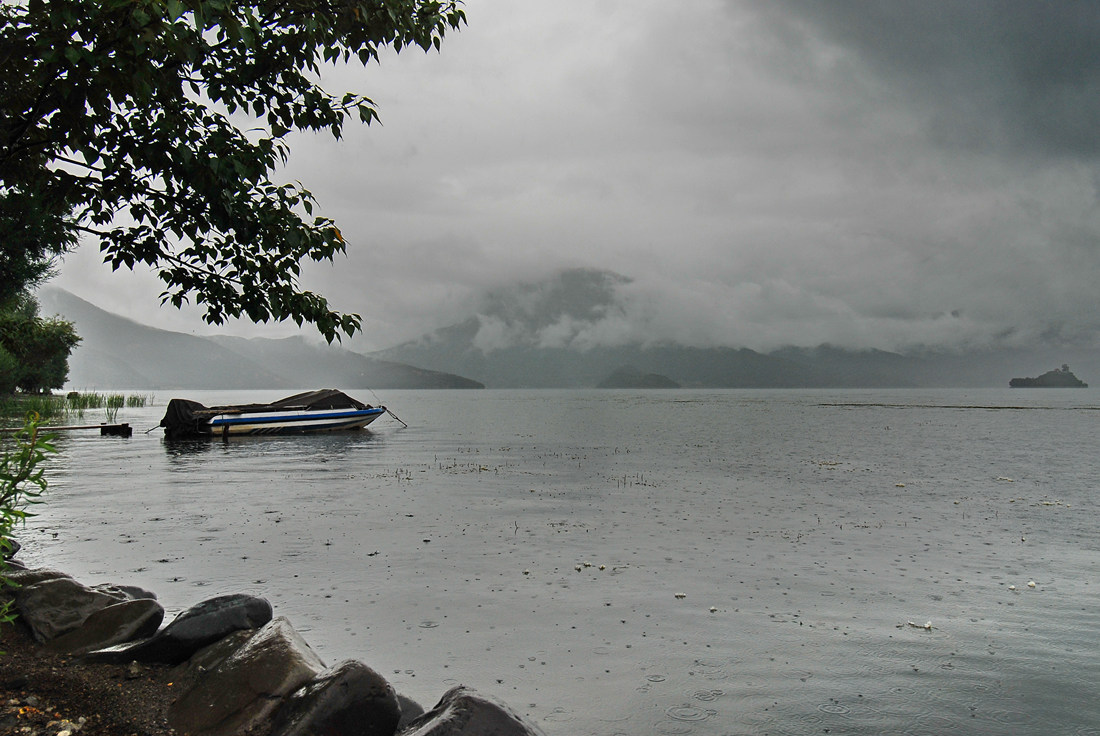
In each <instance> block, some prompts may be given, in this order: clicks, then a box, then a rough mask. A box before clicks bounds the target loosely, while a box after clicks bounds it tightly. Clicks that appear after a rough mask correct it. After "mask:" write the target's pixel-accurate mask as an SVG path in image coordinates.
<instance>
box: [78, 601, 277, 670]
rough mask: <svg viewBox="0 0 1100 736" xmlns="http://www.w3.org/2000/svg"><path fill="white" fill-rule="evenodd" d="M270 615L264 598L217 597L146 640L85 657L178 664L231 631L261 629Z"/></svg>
mask: <svg viewBox="0 0 1100 736" xmlns="http://www.w3.org/2000/svg"><path fill="white" fill-rule="evenodd" d="M271 615H272V611H271V604H270V603H268V602H267V600H265V599H263V598H257V597H256V596H253V595H247V594H244V593H234V594H232V595H223V596H218V597H217V598H210V599H209V600H205V601H203V602H202V603H199V604H198V605H195V606H192V607H191V608H189V609H187V610H186V611H184V612H183V613H181V614H180V615H179V616H177V617H176V618H175V619H173V621H172V623H170V624H168V625H167V626H165V627H164V628H163V629H161V630H160V631H159V632H157V633H156V634H154V635H153V636H152V637H151V638H149V639H146V640H144V641H139V642H135V643H133V644H129V645H126V646H122V647H112V648H110V649H102V650H100V651H96V652H91V653H89V654H88V655H87V658H88V659H90V660H93V661H96V662H111V663H115V664H123V663H126V662H130V661H138V662H146V663H151V662H159V663H162V664H179V663H180V662H183V661H185V660H187V659H188V658H190V657H191V655H193V654H194V653H195V652H197V651H199V650H200V649H202V648H203V647H206V646H209V645H210V644H213V643H214V642H216V641H220V640H221V639H224V638H225V637H226V636H228V635H229V634H232V633H233V632H234V631H240V630H242V629H256V628H259V627H260V626H263V625H264V624H266V623H267V622H269V621H271Z"/></svg>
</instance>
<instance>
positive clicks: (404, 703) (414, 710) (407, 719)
mask: <svg viewBox="0 0 1100 736" xmlns="http://www.w3.org/2000/svg"><path fill="white" fill-rule="evenodd" d="M397 702H398V704H400V706H401V720H400V721H399V722H398V724H397V730H398V731H400V730H401V729H402V728H404V727H405V726H407V725H409V724H410V723H412V722H413V721H415V720H416V719H417V718H419V717H420V716H422V715H424V706H422V705H421V704H420V703H418V702H416V701H415V700H413V699H412V698H410V697H409V696H408V695H402V694H401V693H398V694H397Z"/></svg>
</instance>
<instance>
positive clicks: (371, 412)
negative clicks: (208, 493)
mask: <svg viewBox="0 0 1100 736" xmlns="http://www.w3.org/2000/svg"><path fill="white" fill-rule="evenodd" d="M387 411H388V410H387V409H386V407H384V406H371V405H370V404H364V403H362V402H359V401H356V400H355V399H353V398H351V397H350V396H348V395H347V394H345V393H343V392H342V391H337V390H336V389H331V388H327V389H321V390H318V391H307V392H305V393H301V394H295V395H293V396H288V397H286V398H285V399H280V400H279V401H273V402H271V403H270V404H235V405H230V406H204V405H202V404H200V403H198V402H197V401H189V400H188V399H172V400H171V401H169V402H168V408H167V410H166V411H165V413H164V418H163V419H161V420H160V426H162V427H164V436H165V437H169V438H178V437H235V436H240V435H256V434H302V433H308V432H333V431H337V430H348V429H362V428H363V427H366V426H367V425H368V424H370V423H371V422H373V421H374V420H375V419H377V418H378V417H380V416H381V415H382V414H385V413H386V412H387Z"/></svg>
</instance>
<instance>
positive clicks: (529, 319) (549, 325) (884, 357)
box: [372, 269, 1100, 388]
mask: <svg viewBox="0 0 1100 736" xmlns="http://www.w3.org/2000/svg"><path fill="white" fill-rule="evenodd" d="M625 283H629V280H628V279H625V278H624V277H622V276H619V275H618V274H614V273H610V272H606V271H596V270H591V269H573V270H570V271H565V272H562V273H560V274H558V275H557V276H556V277H555V278H553V279H548V280H546V281H542V282H539V283H535V284H520V285H517V286H515V287H513V288H511V289H507V290H503V291H500V292H498V293H494V294H490V295H488V297H487V298H486V300H485V304H484V305H483V306H482V309H481V310H480V311H479V313H478V314H477V315H475V316H473V317H470V318H469V319H466V320H464V321H463V322H461V323H459V324H455V325H452V326H450V327H445V328H443V329H440V330H437V331H435V332H434V333H432V334H430V335H426V336H424V337H422V338H420V339H419V340H414V341H411V342H408V343H405V344H402V345H398V346H396V347H393V348H390V349H388V350H383V351H380V352H377V353H372V355H373V356H374V357H378V358H384V359H386V360H394V361H399V362H402V363H410V364H412V365H418V366H422V367H424V368H431V369H434V370H447V371H452V372H455V373H459V374H461V375H464V376H470V377H472V378H474V379H476V380H478V381H481V382H482V383H484V384H485V385H486V386H490V387H494V388H505V387H517V388H520V387H537V388H550V387H594V386H599V385H601V384H604V385H614V383H615V376H616V375H619V376H621V375H622V374H623V372H624V371H625V373H626V374H633V375H643V376H644V375H653V376H657V377H660V378H662V379H664V380H665V382H666V383H667V384H675V385H679V386H683V387H710V388H796V387H802V388H904V387H958V388H965V387H1007V386H1008V381H1009V379H1010V378H1012V377H1013V376H1017V375H1021V373H1028V374H1034V373H1041V372H1042V371H1044V370H1049V369H1050V368H1052V367H1054V366H1058V365H1061V364H1063V363H1067V362H1068V363H1072V364H1074V365H1075V366H1076V367H1077V368H1078V372H1079V373H1081V374H1082V375H1084V376H1088V375H1097V374H1100V350H1097V349H1091V350H1090V349H1065V350H1062V349H1058V350H1051V349H1035V350H987V351H982V352H969V353H949V352H939V353H937V352H925V353H922V354H919V355H900V354H898V353H891V352H885V351H881V350H848V349H843V348H838V347H832V346H828V345H820V346H817V347H813V348H796V347H789V348H783V349H780V350H776V351H773V352H770V353H760V352H756V351H753V350H749V349H747V348H731V347H686V346H683V345H676V344H667V343H666V344H657V345H642V344H638V343H634V344H625V345H618V346H606V345H603V346H601V345H596V346H588V347H579V346H578V345H580V346H584V345H585V344H586V343H587V341H588V340H587V338H586V336H587V335H591V334H600V333H604V332H606V330H603V329H602V327H603V326H605V325H607V324H609V323H613V322H614V321H615V317H616V316H617V315H621V314H623V312H624V310H623V308H622V304H621V302H620V301H619V297H618V292H617V289H618V287H620V286H621V285H623V284H625ZM609 316H610V318H609ZM607 382H610V383H607Z"/></svg>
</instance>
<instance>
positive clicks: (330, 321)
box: [0, 0, 465, 341]
mask: <svg viewBox="0 0 1100 736" xmlns="http://www.w3.org/2000/svg"><path fill="white" fill-rule="evenodd" d="M464 22H465V13H464V11H463V10H462V8H461V0H446V1H443V2H435V1H429V0H249V1H245V0H96V1H95V2H89V1H88V0H49V2H44V1H43V0H3V1H2V3H0V68H2V69H3V70H4V72H3V74H0V234H3V235H5V236H6V235H7V234H9V233H12V234H15V235H17V236H18V237H13V238H11V245H10V246H5V250H3V251H0V266H3V267H4V268H5V269H7V270H8V273H5V274H3V278H0V282H9V281H10V282H11V284H13V285H14V289H13V290H14V291H18V290H19V288H20V287H21V286H22V285H23V284H20V283H18V279H17V277H18V278H29V279H31V281H33V280H34V279H35V278H41V276H42V274H43V273H44V269H47V268H48V262H49V260H50V259H51V258H52V257H54V256H56V255H58V254H60V253H62V252H64V251H65V250H66V249H68V248H70V247H71V246H72V245H73V244H74V243H75V242H76V238H77V237H78V236H92V237H94V238H97V239H98V241H99V243H100V247H101V249H102V251H103V254H104V260H105V261H107V262H109V263H110V264H111V265H112V267H113V268H115V269H117V268H119V267H120V266H126V267H128V268H131V269H132V268H134V267H135V265H137V264H141V263H143V264H147V265H148V266H150V267H151V268H152V269H153V270H154V271H155V272H156V273H157V274H158V275H159V277H160V279H161V280H162V281H163V283H164V285H165V290H164V292H163V293H162V295H161V297H162V301H163V302H165V303H171V304H173V305H175V306H176V307H179V306H181V305H182V304H183V303H185V302H187V301H189V300H190V299H194V300H195V302H196V303H199V304H202V305H203V307H204V309H205V312H204V318H205V319H206V320H207V322H209V323H211V324H221V323H223V322H224V321H225V320H226V319H228V318H230V317H241V316H244V317H247V318H249V319H251V320H253V321H257V322H266V321H268V320H285V319H292V320H294V321H295V322H296V323H298V324H299V325H300V324H302V323H303V322H309V323H312V324H314V325H315V326H316V327H317V329H318V330H319V331H320V332H321V333H322V334H323V335H324V336H325V337H326V338H327V339H328V340H329V341H331V340H333V339H334V338H335V337H338V336H339V334H340V333H343V334H348V335H350V334H353V333H354V332H355V331H356V330H358V329H359V326H360V322H359V317H358V316H357V315H354V314H341V313H338V312H336V311H333V310H332V309H330V307H329V305H328V303H327V301H326V300H325V299H324V298H323V297H322V296H320V295H318V294H314V293H311V292H309V291H306V290H303V289H302V288H301V287H300V285H299V276H300V272H301V264H302V263H303V262H304V261H305V260H306V259H309V260H313V261H326V260H328V261H331V260H332V259H333V258H334V257H335V256H336V255H338V254H341V253H343V252H344V251H345V246H346V244H345V242H344V239H343V237H342V236H341V234H340V231H339V230H338V229H337V228H336V225H335V224H334V223H333V222H332V220H330V219H328V218H324V217H314V216H313V209H314V204H315V200H314V198H313V196H312V195H311V194H310V192H309V191H307V190H306V189H304V188H302V187H301V186H300V185H298V184H278V183H275V182H273V181H272V180H271V176H272V173H273V171H274V170H275V168H276V167H277V166H279V165H280V164H282V163H284V162H285V161H286V158H287V155H288V148H287V145H286V142H285V139H284V137H285V136H286V135H287V133H289V132H290V131H292V130H303V131H305V130H308V131H322V130H327V131H330V132H331V133H332V135H333V136H335V137H336V138H339V137H340V136H341V132H342V130H343V126H344V124H345V122H346V121H348V120H349V119H358V120H359V121H362V122H364V123H368V124H369V123H370V122H371V121H372V120H374V119H376V118H377V112H376V110H375V107H374V104H373V103H372V102H371V100H370V99H368V98H366V97H363V96H361V95H358V94H351V93H348V94H343V95H339V96H337V95H332V94H329V93H328V92H326V91H325V90H323V89H322V88H321V87H320V86H319V85H318V83H317V78H318V74H319V71H320V66H321V64H324V63H326V62H348V61H350V60H357V61H359V62H360V63H362V64H367V63H368V62H370V61H372V60H377V59H378V54H379V52H380V50H381V49H384V48H386V47H392V48H394V49H395V50H397V51H401V50H402V49H403V48H406V47H408V46H416V47H419V48H421V49H424V50H430V49H433V48H435V49H437V48H438V47H439V45H440V42H441V40H442V38H443V36H444V34H445V33H446V31H447V30H449V29H457V28H458V27H459V26H460V25H462V23H464ZM9 251H13V252H9ZM20 255H22V261H21V262H20V260H19V256H20ZM9 263H10V264H14V265H8V264H9ZM20 264H21V267H23V269H24V271H25V272H26V273H23V272H19V273H18V274H17V269H16V268H15V266H16V265H20ZM36 268H37V269H38V270H37V271H36V270H35V269H36Z"/></svg>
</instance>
